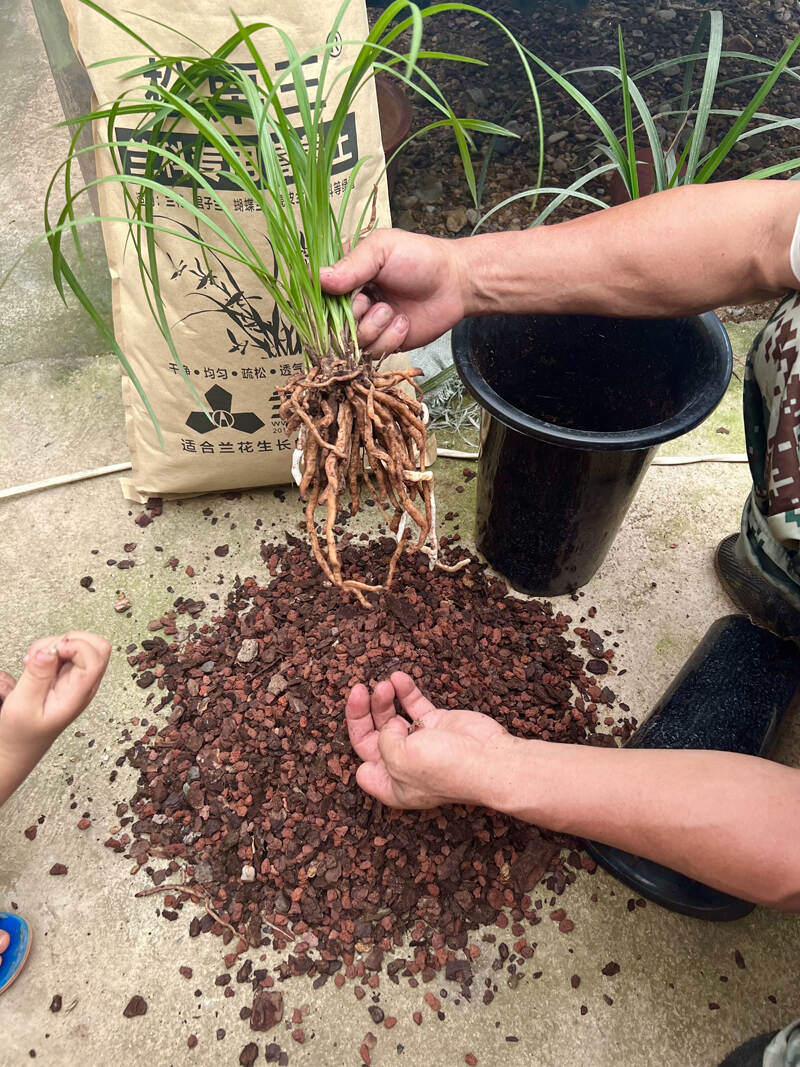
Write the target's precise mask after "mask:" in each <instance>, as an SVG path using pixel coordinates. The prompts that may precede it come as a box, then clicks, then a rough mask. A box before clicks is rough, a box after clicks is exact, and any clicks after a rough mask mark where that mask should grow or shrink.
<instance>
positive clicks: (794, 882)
mask: <svg viewBox="0 0 800 1067" xmlns="http://www.w3.org/2000/svg"><path fill="white" fill-rule="evenodd" d="M493 761H494V764H495V766H494V768H491V767H490V768H488V769H487V771H488V773H487V774H486V776H485V781H486V783H487V785H486V795H485V796H484V797H483V801H484V803H486V804H487V805H488V806H490V807H494V808H496V809H497V810H500V811H504V812H505V813H507V814H509V815H512V816H514V817H516V818H519V819H523V820H525V821H527V822H532V823H537V824H538V825H541V826H546V827H549V828H550V829H553V830H558V831H561V832H564V833H571V834H575V835H577V836H579V837H587V838H591V839H593V840H596V841H601V842H603V843H605V844H608V845H613V846H615V847H617V848H621V849H624V850H625V851H628V852H632V853H634V854H635V855H639V856H644V857H646V858H647V859H651V860H655V861H657V862H659V863H662V864H664V865H665V866H667V867H671V868H673V869H675V870H678V871H681V872H683V873H684V874H686V875H689V876H690V877H692V878H696V879H698V880H699V881H702V882H705V883H707V884H709V885H712V886H714V887H716V888H717V889H722V890H724V891H725V892H728V893H731V894H733V895H734V896H739V897H743V898H744V899H746V900H752V901H755V902H757V903H762V904H766V905H769V906H771V907H776V908H783V909H792V910H798V909H800V849H798V843H797V827H798V826H800V772H798V771H796V770H793V769H791V768H788V767H784V766H782V765H780V764H777V763H772V762H770V761H768V760H763V759H758V758H756V757H750V756H740V755H736V754H733V753H728V752H694V751H685V750H669V751H667V750H652V749H651V750H644V749H640V750H637V749H602V748H592V747H589V746H578V745H560V744H553V743H548V742H542V741H523V740H519V739H516V738H509V740H508V742H507V743H506V744H505V745H503V746H501V747H499V748H497V749H496V751H495V753H494V755H493Z"/></svg>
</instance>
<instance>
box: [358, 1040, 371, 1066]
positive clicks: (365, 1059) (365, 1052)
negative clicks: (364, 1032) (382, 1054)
mask: <svg viewBox="0 0 800 1067" xmlns="http://www.w3.org/2000/svg"><path fill="white" fill-rule="evenodd" d="M358 1052H359V1055H360V1056H361V1062H362V1063H364V1064H366V1065H367V1067H369V1065H370V1064H371V1063H372V1060H371V1059H370V1055H369V1049H368V1048H367V1046H366V1045H365V1044H362V1046H361V1048H360V1049H359V1050H358Z"/></svg>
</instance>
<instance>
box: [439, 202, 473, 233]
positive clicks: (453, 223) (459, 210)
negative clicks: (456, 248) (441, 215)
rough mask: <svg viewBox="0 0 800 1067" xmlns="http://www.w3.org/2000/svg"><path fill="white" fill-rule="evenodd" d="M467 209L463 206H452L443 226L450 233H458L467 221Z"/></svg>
mask: <svg viewBox="0 0 800 1067" xmlns="http://www.w3.org/2000/svg"><path fill="white" fill-rule="evenodd" d="M468 221H469V220H468V219H467V209H466V208H464V207H456V208H453V210H452V211H451V212H449V214H448V216H447V218H446V219H445V226H446V227H447V229H448V231H449V232H450V233H459V232H460V231H461V230H463V229H464V227H465V226H466V225H467V223H468Z"/></svg>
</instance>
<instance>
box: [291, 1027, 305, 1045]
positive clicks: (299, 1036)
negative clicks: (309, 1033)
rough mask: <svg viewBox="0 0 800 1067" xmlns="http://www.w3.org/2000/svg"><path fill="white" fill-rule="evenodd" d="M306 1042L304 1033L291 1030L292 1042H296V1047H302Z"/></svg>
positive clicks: (298, 1030) (299, 1030)
mask: <svg viewBox="0 0 800 1067" xmlns="http://www.w3.org/2000/svg"><path fill="white" fill-rule="evenodd" d="M305 1040H306V1035H305V1031H303V1030H301V1029H299V1028H298V1029H297V1030H292V1041H296V1042H297V1044H298V1045H304V1044H305Z"/></svg>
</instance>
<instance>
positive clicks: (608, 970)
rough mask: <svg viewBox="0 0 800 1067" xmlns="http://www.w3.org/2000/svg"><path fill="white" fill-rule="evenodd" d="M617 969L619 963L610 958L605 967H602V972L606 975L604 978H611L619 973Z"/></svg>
mask: <svg viewBox="0 0 800 1067" xmlns="http://www.w3.org/2000/svg"><path fill="white" fill-rule="evenodd" d="M619 971H620V967H619V964H618V963H615V962H614V960H612V961H611V962H610V963H607V964H606V965H605V967H603V968H602V973H603V974H604V975H605V976H606V978H613V977H614V975H615V974H619Z"/></svg>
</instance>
